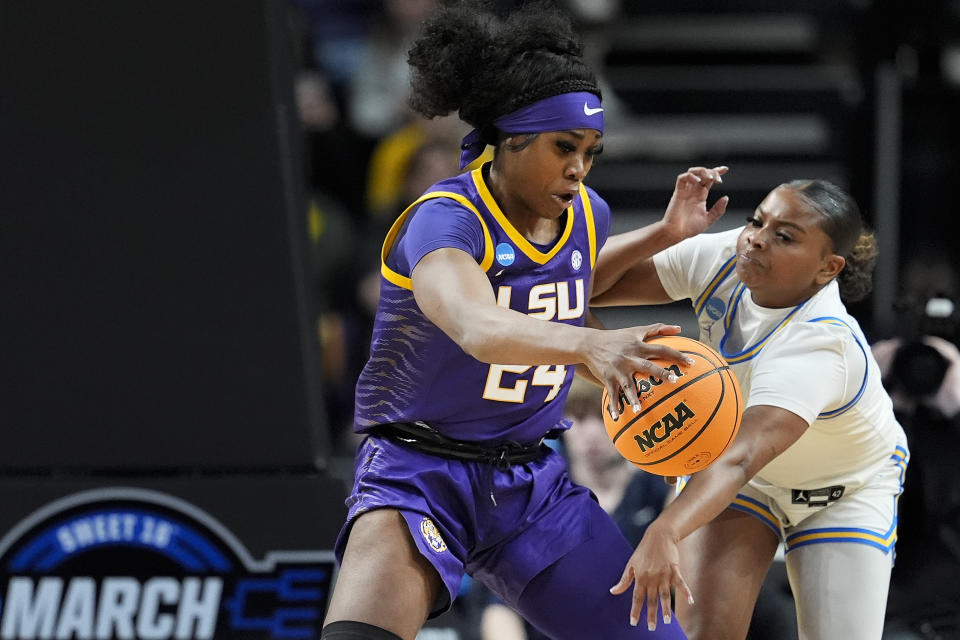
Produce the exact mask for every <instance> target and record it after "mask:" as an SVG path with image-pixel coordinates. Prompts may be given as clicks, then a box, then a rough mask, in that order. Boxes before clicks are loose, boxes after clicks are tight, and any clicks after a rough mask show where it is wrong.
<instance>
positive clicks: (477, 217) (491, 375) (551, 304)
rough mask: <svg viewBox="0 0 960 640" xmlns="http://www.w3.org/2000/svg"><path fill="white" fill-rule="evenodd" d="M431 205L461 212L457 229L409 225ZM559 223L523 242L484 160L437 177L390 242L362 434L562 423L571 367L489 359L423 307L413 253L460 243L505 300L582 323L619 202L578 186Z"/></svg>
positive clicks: (536, 430) (516, 432)
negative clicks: (546, 236)
mask: <svg viewBox="0 0 960 640" xmlns="http://www.w3.org/2000/svg"><path fill="white" fill-rule="evenodd" d="M426 207H433V209H430V214H429V215H438V214H441V213H442V215H444V216H453V217H454V218H451V220H456V221H457V222H458V223H459V224H460V227H459V228H458V233H459V236H457V237H454V238H452V239H451V236H456V235H457V234H440V238H439V239H436V238H432V237H429V236H430V228H429V227H425V225H424V224H420V225H419V228H418V229H416V230H415V231H411V221H412V220H413V219H414V218H415V216H416V215H418V212H419V213H422V214H424V215H427V209H426ZM421 208H423V209H421ZM458 218H459V219H458ZM434 219H436V218H434ZM440 219H441V220H444V221H446V220H447V218H440ZM425 220H426V218H425ZM417 226H418V225H414V227H417ZM560 227H561V229H560V234H559V236H558V237H557V239H556V240H555V241H554V243H553V244H551V245H548V246H540V245H536V244H533V243H531V242H530V241H528V240H527V239H526V238H524V237H523V236H522V235H521V234H520V233H519V232H518V231H517V230H516V229H515V228H514V227H513V225H512V224H511V223H510V222H509V220H507V218H506V216H504V214H503V212H502V211H501V210H500V207H499V206H498V205H497V203H496V201H495V200H494V199H493V196H492V195H491V193H490V190H489V188H488V187H487V185H486V183H485V181H484V176H483V167H481V168H479V169H476V170H474V171H471V172H469V173H464V174H461V175H459V176H457V177H454V178H451V179H448V180H444V181H441V182H438V183H437V184H435V185H433V187H431V188H430V189H429V190H428V191H427V192H426V193H425V194H424V195H423V196H421V197H420V198H419V199H418V200H417V201H416V202H414V203H413V204H412V205H411V206H410V207H408V208H407V210H406V211H404V212H403V213H402V214H401V215H400V217H399V218H398V219H397V221H396V222H395V223H394V225H393V227H392V228H391V229H390V231H389V233H388V234H387V237H386V239H385V241H384V244H383V250H382V253H381V276H382V277H381V284H380V301H379V304H378V308H377V314H376V319H375V323H374V329H373V336H372V340H371V346H370V359H369V360H368V361H367V363H366V365H365V366H364V369H363V371H362V372H361V374H360V378H359V380H358V382H357V388H356V409H355V416H354V418H355V430H356V431H357V432H360V433H363V432H367V431H369V430H370V429H371V428H373V427H374V426H376V425H378V424H384V423H388V422H413V421H418V420H421V421H424V422H426V423H427V424H429V425H431V426H433V427H434V428H436V429H437V430H439V431H440V432H441V433H443V434H444V435H446V436H447V437H450V438H454V439H457V440H466V441H484V442H489V443H498V442H505V441H514V442H533V441H536V440H538V439H539V438H541V437H542V436H543V435H544V434H545V433H546V432H548V431H550V430H551V429H554V428H564V427H565V426H566V423H565V421H564V420H563V405H564V401H565V399H566V395H567V392H568V391H569V386H570V381H571V379H572V378H573V374H574V366H573V365H556V364H549V363H546V364H541V365H533V366H529V365H524V364H514V363H500V364H487V363H484V362H480V361H479V360H477V359H475V358H473V357H472V356H470V355H468V354H467V353H465V352H464V351H463V350H462V349H461V348H460V347H459V346H458V345H457V344H456V343H455V342H453V340H451V339H450V338H449V337H448V336H447V335H446V334H445V333H443V331H441V330H440V329H439V328H438V327H437V326H436V325H435V324H433V323H432V322H431V321H430V320H428V319H427V317H426V316H424V315H423V313H421V311H420V308H419V307H418V306H417V303H416V301H415V300H414V297H413V290H412V284H411V280H410V272H411V271H412V269H413V267H414V266H415V265H416V262H415V261H416V260H418V259H419V258H421V257H422V256H423V255H425V254H426V253H428V252H429V251H432V250H435V249H439V248H443V247H456V248H460V249H463V250H465V251H468V252H469V253H471V255H473V257H474V258H475V259H476V260H477V263H478V264H479V265H480V267H481V268H482V269H483V270H484V271H485V272H486V274H487V277H488V278H489V279H490V284H491V286H492V287H493V291H494V293H495V294H496V297H497V304H499V305H501V306H503V307H507V308H510V309H513V310H515V311H519V312H520V313H525V314H527V315H529V316H531V317H534V318H539V319H541V320H544V321H549V322H564V323H567V324H570V325H575V326H583V324H584V321H585V319H586V314H587V308H588V300H587V296H588V294H589V290H590V277H591V273H592V270H593V267H594V264H595V262H596V257H597V252H598V251H599V249H600V247H601V246H602V245H603V243H604V242H605V241H606V239H607V234H608V231H609V228H610V209H609V207H608V206H607V204H606V202H604V201H603V200H602V199H601V198H600V197H599V196H598V195H597V194H596V192H594V191H593V190H592V189H589V188H587V187H585V186H583V185H581V186H580V193H579V197H575V198H574V200H573V202H572V204H571V206H570V207H569V208H568V209H567V211H566V213H565V215H564V216H563V217H562V218H561V219H560ZM444 228H446V225H444ZM408 233H409V234H410V235H411V236H416V247H417V248H416V249H410V250H409V251H406V250H405V249H407V246H406V245H412V244H415V243H414V241H413V240H411V239H410V238H407V237H406V235H407V234H408ZM461 238H462V239H461ZM408 240H410V242H407V241H408ZM598 410H599V408H598Z"/></svg>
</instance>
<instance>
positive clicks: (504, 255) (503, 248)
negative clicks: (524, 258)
mask: <svg viewBox="0 0 960 640" xmlns="http://www.w3.org/2000/svg"><path fill="white" fill-rule="evenodd" d="M496 254H497V262H498V263H499V264H501V265H503V266H504V267H509V266H510V265H512V264H513V261H514V260H516V259H517V254H516V252H514V250H513V247H511V246H510V245H509V244H507V243H506V242H501V243H500V244H498V245H497V250H496Z"/></svg>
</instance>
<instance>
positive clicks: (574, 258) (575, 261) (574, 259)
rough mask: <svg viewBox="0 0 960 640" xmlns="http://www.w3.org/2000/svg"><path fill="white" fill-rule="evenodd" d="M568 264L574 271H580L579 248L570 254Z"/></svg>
mask: <svg viewBox="0 0 960 640" xmlns="http://www.w3.org/2000/svg"><path fill="white" fill-rule="evenodd" d="M570 266H572V267H573V268H574V270H575V271H580V267H582V266H583V254H582V253H580V250H579V249H574V250H573V253H572V254H570Z"/></svg>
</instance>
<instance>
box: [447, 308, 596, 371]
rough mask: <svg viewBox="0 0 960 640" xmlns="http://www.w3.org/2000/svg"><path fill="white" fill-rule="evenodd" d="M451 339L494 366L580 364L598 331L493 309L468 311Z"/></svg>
mask: <svg viewBox="0 0 960 640" xmlns="http://www.w3.org/2000/svg"><path fill="white" fill-rule="evenodd" d="M464 316H465V317H462V318H461V319H460V322H458V323H456V325H457V330H456V333H455V334H454V335H451V336H450V337H451V338H452V339H453V340H454V342H456V343H457V344H458V345H459V346H460V348H461V349H463V350H464V351H465V352H466V353H468V354H470V355H471V356H473V357H474V358H476V359H477V360H480V361H481V362H487V363H491V364H526V365H540V364H577V363H580V362H583V361H584V356H583V353H584V352H585V349H586V342H587V341H588V340H589V334H590V333H592V332H595V331H597V329H588V328H583V327H574V326H571V325H568V324H564V323H562V322H549V321H545V320H540V319H538V318H532V317H530V316H527V315H525V314H522V313H519V312H517V311H512V310H510V309H504V308H502V307H497V306H493V305H489V306H484V307H482V308H474V309H469V310H465V311H464Z"/></svg>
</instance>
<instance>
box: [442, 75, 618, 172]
mask: <svg viewBox="0 0 960 640" xmlns="http://www.w3.org/2000/svg"><path fill="white" fill-rule="evenodd" d="M493 126H495V127H496V128H497V129H499V130H500V131H503V132H504V133H541V132H543V131H569V130H570V129H599V130H600V132H601V133H602V132H603V108H602V107H601V106H600V99H599V98H598V97H597V96H595V95H594V94H592V93H590V92H589V91H577V92H575V93H561V94H559V95H556V96H551V97H549V98H544V99H543V100H539V101H537V102H534V103H533V104H530V105H527V106H525V107H523V108H521V109H517V110H516V111H514V112H513V113H508V114H507V115H505V116H500V117H499V118H497V119H496V120H494V121H493ZM484 147H486V144H484V142H483V141H482V140H481V139H480V132H479V131H478V130H476V129H474V130H473V131H471V132H470V133H468V134H467V135H466V136H464V138H463V140H462V141H461V143H460V149H461V151H460V168H461V169H463V168H464V167H466V166H467V165H468V164H470V163H471V162H473V161H474V160H476V159H477V158H479V157H480V154H482V153H483V149H484Z"/></svg>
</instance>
